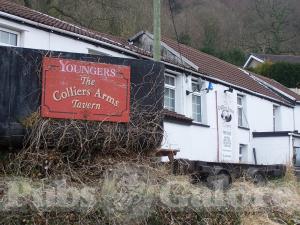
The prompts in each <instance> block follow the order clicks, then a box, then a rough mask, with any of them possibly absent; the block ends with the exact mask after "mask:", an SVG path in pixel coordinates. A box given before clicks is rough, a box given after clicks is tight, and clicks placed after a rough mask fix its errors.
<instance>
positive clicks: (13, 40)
mask: <svg viewBox="0 0 300 225" xmlns="http://www.w3.org/2000/svg"><path fill="white" fill-rule="evenodd" d="M0 44H2V45H9V46H17V45H18V34H17V33H15V32H10V31H8V30H6V29H2V28H0Z"/></svg>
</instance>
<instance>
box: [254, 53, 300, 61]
mask: <svg viewBox="0 0 300 225" xmlns="http://www.w3.org/2000/svg"><path fill="white" fill-rule="evenodd" d="M251 55H253V56H255V57H257V58H259V59H261V60H263V61H270V62H288V63H300V56H298V55H271V54H258V53H252V54H251Z"/></svg>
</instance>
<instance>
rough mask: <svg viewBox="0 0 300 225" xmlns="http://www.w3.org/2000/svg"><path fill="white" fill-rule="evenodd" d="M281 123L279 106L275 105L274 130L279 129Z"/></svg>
mask: <svg viewBox="0 0 300 225" xmlns="http://www.w3.org/2000/svg"><path fill="white" fill-rule="evenodd" d="M278 125H279V107H278V106H276V105H273V131H277V130H278Z"/></svg>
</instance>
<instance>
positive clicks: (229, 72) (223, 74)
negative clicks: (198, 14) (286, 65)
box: [162, 37, 297, 103]
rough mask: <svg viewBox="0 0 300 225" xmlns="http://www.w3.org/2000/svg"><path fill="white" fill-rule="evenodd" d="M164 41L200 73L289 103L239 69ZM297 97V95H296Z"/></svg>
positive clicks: (188, 48)
mask: <svg viewBox="0 0 300 225" xmlns="http://www.w3.org/2000/svg"><path fill="white" fill-rule="evenodd" d="M162 41H163V42H164V43H165V44H166V45H168V46H169V47H171V48H173V49H174V50H176V51H177V52H179V53H180V54H181V55H182V56H184V57H185V58H187V59H188V60H190V61H191V62H193V63H194V64H195V65H197V66H198V67H199V69H198V72H200V73H202V74H205V75H209V76H211V77H212V78H217V79H220V80H223V81H225V82H227V83H230V84H233V85H235V86H238V87H241V88H244V89H247V90H250V91H253V92H255V93H258V94H262V95H265V96H267V97H270V98H273V99H275V100H278V101H280V102H283V103H288V101H287V100H286V99H284V98H282V97H281V96H280V95H278V94H276V93H275V92H274V91H272V90H270V89H269V88H267V87H265V86H264V85H262V84H260V83H259V82H257V81H256V80H255V79H253V78H252V77H251V76H250V75H249V74H248V73H247V72H245V71H243V70H241V69H240V68H239V67H237V66H235V65H232V64H230V63H227V62H225V61H223V60H221V59H218V58H216V57H214V56H211V55H208V54H206V53H203V52H200V51H198V50H196V49H193V48H191V47H189V46H186V45H183V44H178V43H177V42H176V41H174V40H171V39H168V38H165V37H163V38H162ZM296 95H297V94H296Z"/></svg>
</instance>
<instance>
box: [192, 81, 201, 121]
mask: <svg viewBox="0 0 300 225" xmlns="http://www.w3.org/2000/svg"><path fill="white" fill-rule="evenodd" d="M198 89H199V87H198V84H197V83H196V82H192V91H193V94H192V112H193V115H192V117H193V120H194V121H195V122H198V123H201V122H202V106H201V105H202V99H201V95H200V92H199V91H200V90H198Z"/></svg>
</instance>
